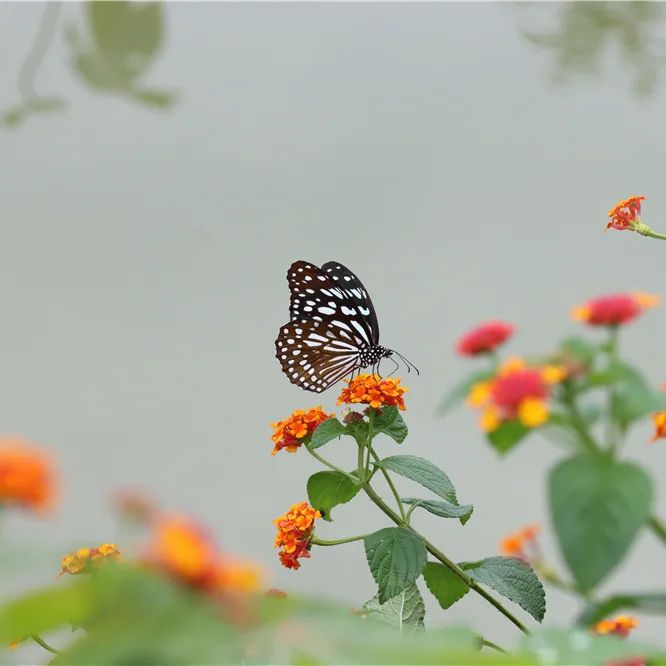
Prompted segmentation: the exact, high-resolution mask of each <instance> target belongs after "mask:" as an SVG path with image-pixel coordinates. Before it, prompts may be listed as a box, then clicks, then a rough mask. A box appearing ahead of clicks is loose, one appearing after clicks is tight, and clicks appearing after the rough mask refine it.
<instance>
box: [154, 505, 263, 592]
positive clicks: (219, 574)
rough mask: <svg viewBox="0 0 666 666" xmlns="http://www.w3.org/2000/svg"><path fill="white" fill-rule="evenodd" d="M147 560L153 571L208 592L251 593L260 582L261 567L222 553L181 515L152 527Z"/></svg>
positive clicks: (202, 530)
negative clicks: (259, 568) (155, 570)
mask: <svg viewBox="0 0 666 666" xmlns="http://www.w3.org/2000/svg"><path fill="white" fill-rule="evenodd" d="M144 561H145V562H146V563H147V564H148V565H149V566H151V567H152V568H155V569H157V570H158V571H161V572H163V573H164V574H166V575H167V576H169V577H171V578H173V579H175V580H177V581H179V582H182V583H185V584H186V585H189V586H191V587H194V588H196V589H200V590H205V591H208V592H248V591H253V590H256V589H257V587H258V586H259V582H260V574H259V570H258V568H257V567H256V566H255V565H253V564H251V563H246V562H241V561H238V560H235V559H232V558H229V557H228V556H226V555H222V554H220V553H219V551H218V550H217V548H216V547H215V543H214V541H213V538H212V536H211V535H210V534H209V533H208V532H207V531H206V530H205V529H204V528H203V527H202V526H201V525H199V524H198V523H196V522H194V521H193V520H191V519H189V518H186V517H182V516H164V517H162V518H160V519H159V520H158V521H157V522H156V523H155V524H154V526H153V530H152V535H151V541H150V543H149V545H148V547H147V548H146V551H145V555H144Z"/></svg>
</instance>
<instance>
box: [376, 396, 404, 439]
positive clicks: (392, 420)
mask: <svg viewBox="0 0 666 666" xmlns="http://www.w3.org/2000/svg"><path fill="white" fill-rule="evenodd" d="M372 426H373V429H374V431H375V432H378V433H379V432H383V433H384V434H385V435H388V436H389V437H390V438H391V439H392V440H394V441H395V442H397V443H398V444H402V443H403V442H404V441H405V439H406V438H407V424H406V423H405V421H404V419H403V418H402V415H401V414H400V410H399V409H398V408H397V407H393V406H391V405H389V406H388V407H383V408H382V410H381V412H380V413H379V414H378V415H377V416H375V417H374V419H373V422H372Z"/></svg>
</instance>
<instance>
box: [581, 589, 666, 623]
mask: <svg viewBox="0 0 666 666" xmlns="http://www.w3.org/2000/svg"><path fill="white" fill-rule="evenodd" d="M619 610H634V611H636V610H637V611H640V612H642V613H653V614H655V615H666V592H639V593H636V594H632V593H626V594H614V595H613V596H612V597H608V598H607V599H603V600H601V601H597V602H595V603H593V604H590V605H589V606H587V608H585V610H584V611H583V612H582V613H581V615H580V616H579V617H578V619H577V620H576V623H577V624H582V625H584V626H586V627H589V626H591V625H593V624H596V623H597V622H599V620H603V619H604V618H605V617H609V616H610V615H612V614H613V613H616V612H617V611H619Z"/></svg>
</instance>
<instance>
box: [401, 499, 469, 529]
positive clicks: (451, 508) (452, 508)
mask: <svg viewBox="0 0 666 666" xmlns="http://www.w3.org/2000/svg"><path fill="white" fill-rule="evenodd" d="M402 502H403V503H404V504H415V505H416V506H419V507H421V508H423V509H425V510H426V511H428V512H430V513H432V514H434V515H435V516H440V517H441V518H460V521H461V522H462V524H463V525H464V524H465V523H466V522H467V521H468V520H469V519H470V517H471V516H472V512H473V511H474V507H473V506H472V505H471V504H462V505H458V504H451V502H447V501H445V500H426V499H417V498H416V497H404V498H403V499H402Z"/></svg>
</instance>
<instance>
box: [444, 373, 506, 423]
mask: <svg viewBox="0 0 666 666" xmlns="http://www.w3.org/2000/svg"><path fill="white" fill-rule="evenodd" d="M492 376H493V373H492V372H489V371H487V370H486V371H483V372H475V373H473V374H471V375H469V376H467V377H465V378H464V379H462V380H461V381H459V382H458V383H457V384H456V385H455V386H454V387H453V388H452V389H451V390H450V391H449V392H448V393H447V394H446V395H445V396H444V398H443V399H442V402H441V403H440V405H439V407H438V408H437V412H438V414H440V416H445V415H446V414H448V413H449V412H450V411H451V410H452V409H453V408H455V407H457V406H458V405H460V404H461V403H462V402H464V400H465V398H467V396H468V394H469V392H470V391H471V390H472V387H473V386H474V384H478V383H479V382H482V381H484V380H486V379H489V378H490V377H492Z"/></svg>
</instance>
